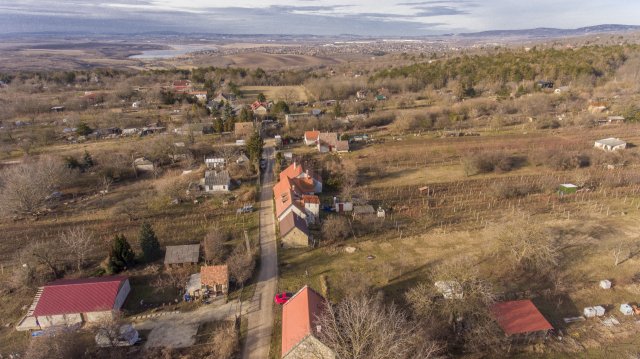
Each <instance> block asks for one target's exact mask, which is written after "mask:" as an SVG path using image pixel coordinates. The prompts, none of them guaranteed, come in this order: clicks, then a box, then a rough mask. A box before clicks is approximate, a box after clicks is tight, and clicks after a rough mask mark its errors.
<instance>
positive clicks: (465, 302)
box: [405, 257, 504, 351]
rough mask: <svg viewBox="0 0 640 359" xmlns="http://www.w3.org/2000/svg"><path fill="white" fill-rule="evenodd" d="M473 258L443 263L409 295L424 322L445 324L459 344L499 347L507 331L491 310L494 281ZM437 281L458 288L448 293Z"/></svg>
mask: <svg viewBox="0 0 640 359" xmlns="http://www.w3.org/2000/svg"><path fill="white" fill-rule="evenodd" d="M475 262H476V261H474V260H473V259H472V258H468V257H463V258H460V259H458V260H454V261H452V262H448V263H445V264H443V265H441V266H439V267H438V268H437V269H436V270H435V273H434V274H433V275H432V276H431V277H432V279H433V282H423V283H420V284H418V285H416V286H415V287H413V288H411V289H410V290H409V291H408V292H407V293H406V294H405V298H406V300H407V302H408V303H409V305H410V306H411V308H412V309H413V314H414V316H415V317H416V318H418V319H419V320H420V321H421V322H422V323H424V325H427V326H432V327H433V326H435V327H439V328H442V330H441V333H440V334H441V335H443V334H445V333H448V335H449V336H450V337H451V338H452V339H453V342H456V343H457V344H458V345H461V346H464V347H465V348H467V349H468V350H472V351H476V350H484V349H486V348H497V345H499V344H500V343H501V341H502V340H503V339H504V335H503V334H502V332H500V329H499V328H498V327H497V326H496V324H495V320H494V319H493V316H492V314H491V313H490V310H489V308H490V306H491V305H492V304H493V303H494V302H495V296H494V293H493V289H492V286H491V284H490V283H488V282H487V281H485V280H483V279H481V277H480V275H479V273H478V271H477V269H476V267H475V266H474V265H473V263H475ZM436 282H444V283H447V284H448V285H449V286H450V287H451V289H453V290H454V291H453V292H451V293H449V294H450V295H447V296H445V293H443V292H442V289H441V288H438V287H436V286H435V283H436Z"/></svg>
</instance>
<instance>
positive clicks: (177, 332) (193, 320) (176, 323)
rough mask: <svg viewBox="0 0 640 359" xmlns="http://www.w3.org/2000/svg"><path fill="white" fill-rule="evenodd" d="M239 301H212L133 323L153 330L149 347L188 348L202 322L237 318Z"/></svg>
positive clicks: (193, 342)
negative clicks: (187, 310) (194, 308)
mask: <svg viewBox="0 0 640 359" xmlns="http://www.w3.org/2000/svg"><path fill="white" fill-rule="evenodd" d="M237 308H238V301H232V302H228V303H224V304H222V303H220V304H217V303H215V302H214V303H211V304H209V305H205V306H202V307H200V308H198V309H196V310H194V311H192V312H184V313H175V314H167V315H162V316H159V317H155V318H151V319H146V320H144V321H141V322H138V323H133V326H134V328H136V329H137V330H151V333H149V337H148V338H147V341H146V343H145V346H146V347H148V348H154V347H170V348H186V347H190V346H192V345H193V344H195V342H196V334H197V333H198V328H199V327H200V325H201V324H204V323H208V322H214V321H219V320H233V319H234V318H235V314H236V310H237Z"/></svg>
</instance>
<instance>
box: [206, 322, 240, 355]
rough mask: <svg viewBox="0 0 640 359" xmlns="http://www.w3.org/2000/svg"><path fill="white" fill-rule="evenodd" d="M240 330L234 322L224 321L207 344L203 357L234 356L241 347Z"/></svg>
mask: <svg viewBox="0 0 640 359" xmlns="http://www.w3.org/2000/svg"><path fill="white" fill-rule="evenodd" d="M239 344H240V341H239V337H238V330H237V329H236V326H235V323H234V322H223V323H222V324H221V325H220V326H218V328H216V330H215V332H214V333H213V335H212V336H211V339H210V340H209V341H208V343H207V344H206V345H205V348H204V353H202V356H201V357H202V358H206V359H230V358H233V357H234V354H236V353H237V351H238V348H239Z"/></svg>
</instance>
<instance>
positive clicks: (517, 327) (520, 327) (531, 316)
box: [491, 299, 553, 336]
mask: <svg viewBox="0 0 640 359" xmlns="http://www.w3.org/2000/svg"><path fill="white" fill-rule="evenodd" d="M491 312H492V313H493V315H494V317H495V318H496V321H497V322H498V324H499V325H500V327H501V328H502V330H504V332H505V334H507V335H509V336H512V335H518V334H524V335H528V334H533V333H546V332H547V331H549V330H551V329H553V327H552V326H551V324H550V323H549V322H548V321H547V319H545V317H544V316H543V315H542V313H540V311H539V310H538V308H536V306H535V305H534V304H533V302H532V301H530V300H528V299H525V300H514V301H510V302H500V303H495V304H494V305H493V306H491Z"/></svg>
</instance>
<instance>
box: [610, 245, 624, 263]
mask: <svg viewBox="0 0 640 359" xmlns="http://www.w3.org/2000/svg"><path fill="white" fill-rule="evenodd" d="M623 249H624V247H623V245H622V243H620V244H618V246H616V247H615V248H614V249H613V252H612V254H613V259H614V263H613V265H614V266H615V267H617V266H618V264H620V262H621V257H622V253H623Z"/></svg>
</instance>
